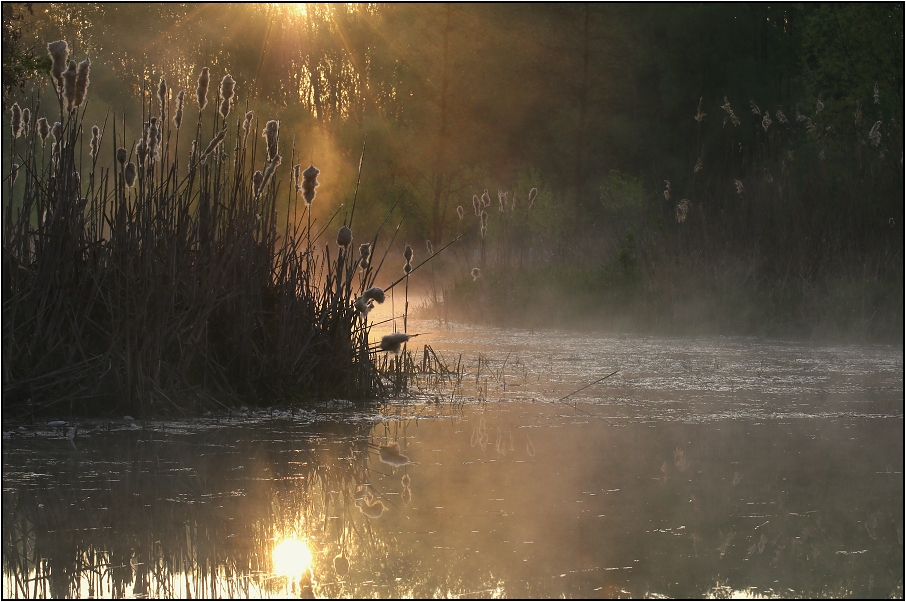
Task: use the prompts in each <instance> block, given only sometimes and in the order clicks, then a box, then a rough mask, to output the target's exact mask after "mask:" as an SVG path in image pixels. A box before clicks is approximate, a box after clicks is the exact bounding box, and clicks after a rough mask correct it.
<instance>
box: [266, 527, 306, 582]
mask: <svg viewBox="0 0 906 602" xmlns="http://www.w3.org/2000/svg"><path fill="white" fill-rule="evenodd" d="M273 558H274V573H276V574H277V575H283V576H286V577H289V578H291V579H295V578H297V577H300V576H301V575H302V574H303V573H305V571H307V570H308V569H309V568H310V567H311V561H312V556H311V551H310V550H309V549H308V546H307V545H305V542H303V541H299V540H298V539H295V538H292V537H287V538H286V539H284V540H283V541H281V542H280V543H279V544H277V545H276V546H274V554H273Z"/></svg>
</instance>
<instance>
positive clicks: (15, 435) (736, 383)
mask: <svg viewBox="0 0 906 602" xmlns="http://www.w3.org/2000/svg"><path fill="white" fill-rule="evenodd" d="M384 311H386V310H384ZM386 313H387V314H388V315H389V312H386ZM377 321H380V320H379V319H378V320H377ZM385 326H386V327H391V328H392V324H387V325H381V326H378V328H377V329H376V332H375V333H374V334H375V335H376V336H379V335H380V334H381V333H382V331H381V330H380V329H381V328H382V327H385ZM409 330H410V332H420V333H423V334H422V335H421V336H420V337H419V338H416V339H413V342H416V341H417V342H418V346H417V347H416V349H417V350H418V353H417V354H416V355H417V357H422V353H421V346H422V345H424V344H426V343H427V344H428V345H429V346H430V347H431V348H432V349H433V350H434V351H435V352H436V353H437V354H438V356H439V357H441V358H443V360H444V361H445V362H446V363H447V364H448V365H451V366H452V365H456V363H457V361H459V362H460V365H461V367H462V368H463V369H464V371H465V377H464V378H463V379H462V381H461V382H459V383H458V384H457V383H454V384H453V385H451V386H450V387H448V388H447V389H446V390H445V391H446V392H445V393H443V394H442V395H443V396H441V394H440V393H437V389H436V388H431V389H430V390H429V389H428V387H427V385H429V384H436V383H432V382H431V381H430V380H427V379H426V380H424V381H423V383H424V384H425V385H426V391H425V393H424V394H417V395H416V396H415V399H410V400H407V401H398V402H388V403H385V404H381V405H379V406H375V407H374V408H371V409H359V410H354V411H353V412H352V413H351V414H350V410H349V408H348V405H347V404H346V403H345V402H342V401H335V402H332V403H328V404H325V405H323V406H321V408H320V409H318V410H314V411H294V412H292V413H290V412H289V411H287V410H275V411H256V412H247V413H244V414H241V415H236V414H235V413H234V414H232V415H223V416H209V417H205V418H203V419H198V420H188V421H179V422H174V421H171V422H153V423H150V422H149V423H148V424H145V425H138V424H136V423H127V422H123V421H121V420H117V421H114V422H113V423H112V424H106V423H101V422H83V423H78V425H77V427H78V431H77V434H76V436H75V437H74V438H72V439H71V440H70V438H69V435H70V434H71V431H70V430H68V429H70V427H71V425H65V426H62V427H50V426H23V428H22V429H18V428H12V427H8V428H7V429H6V430H5V432H4V446H3V465H4V468H3V470H4V493H3V496H4V498H3V502H4V503H3V524H4V543H3V545H4V564H3V570H4V594H5V595H7V596H17V595H18V596H27V597H35V596H37V597H42V596H54V597H63V596H75V595H81V596H86V595H96V596H110V595H113V596H132V595H139V596H140V595H148V596H188V595H190V594H191V595H193V596H243V597H244V596H253V597H255V596H259V595H265V596H284V595H309V594H312V595H316V596H319V597H320V596H352V597H371V596H379V597H397V596H416V597H434V596H442V597H559V596H561V595H563V596H566V597H583V598H586V597H660V596H669V597H700V596H718V597H723V596H727V595H730V594H733V593H736V594H744V595H747V596H769V597H771V596H773V597H778V596H779V597H789V596H834V597H837V596H856V597H887V596H902V592H903V581H902V580H903V514H902V507H903V454H902V449H903V353H902V349H901V348H896V347H891V346H884V345H867V346H812V345H806V344H802V343H790V342H771V341H758V340H755V339H743V338H709V339H688V340H686V339H671V338H655V337H641V338H640V337H623V336H600V335H598V336H596V335H578V334H576V333H566V332H530V331H515V330H501V329H488V328H478V327H466V326H462V325H448V327H446V328H445V327H441V326H439V325H438V324H437V323H436V322H428V321H414V322H413V321H410V323H409ZM412 347H413V345H412V342H410V349H411V348H412ZM479 362H480V364H481V367H480V370H479ZM614 371H618V372H617V373H616V374H614V375H613V376H612V377H610V378H607V379H605V380H603V381H602V382H600V383H598V384H594V385H592V386H589V387H587V388H586V389H584V390H582V391H580V392H579V393H576V394H575V395H572V396H569V397H567V398H566V399H565V400H563V401H558V400H560V399H561V398H563V397H565V396H567V395H569V394H570V393H572V392H573V391H576V390H577V389H579V388H581V387H584V386H586V385H588V384H589V383H592V382H594V381H595V380H597V379H599V378H601V377H603V376H606V375H607V374H610V373H611V372H614ZM451 397H452V402H451ZM142 427H144V428H142ZM108 429H109V430H108ZM293 536H294V537H295V538H297V539H298V540H301V541H303V542H305V545H306V547H307V549H308V550H310V551H311V554H312V557H313V558H312V563H311V567H310V569H309V571H308V572H305V573H304V574H303V575H301V576H299V575H294V576H289V577H286V576H282V575H280V574H278V573H277V572H275V558H276V553H275V552H274V548H275V546H276V545H277V544H278V543H280V542H282V541H283V540H284V539H285V538H287V537H293ZM347 563H348V566H347ZM290 564H292V563H290ZM303 569H304V567H303V568H300V569H299V570H300V572H303ZM281 570H284V569H281ZM36 577H37V578H36ZM309 580H310V582H309Z"/></svg>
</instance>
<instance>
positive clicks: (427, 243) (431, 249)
mask: <svg viewBox="0 0 906 602" xmlns="http://www.w3.org/2000/svg"><path fill="white" fill-rule="evenodd" d="M425 249H427V251H428V255H434V245H433V244H431V241H430V240H426V241H425Z"/></svg>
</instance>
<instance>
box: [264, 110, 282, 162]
mask: <svg viewBox="0 0 906 602" xmlns="http://www.w3.org/2000/svg"><path fill="white" fill-rule="evenodd" d="M262 136H263V137H264V138H266V139H267V160H268V161H270V160H271V159H273V158H274V156H275V155H276V154H277V140H278V139H279V138H280V122H279V121H277V120H276V119H271V120H270V121H268V122H267V123H266V124H265V125H264V133H263V134H262Z"/></svg>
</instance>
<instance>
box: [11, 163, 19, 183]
mask: <svg viewBox="0 0 906 602" xmlns="http://www.w3.org/2000/svg"><path fill="white" fill-rule="evenodd" d="M18 177H19V164H18V163H13V169H12V173H10V174H9V179H10V184H15V183H16V178H18Z"/></svg>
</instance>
